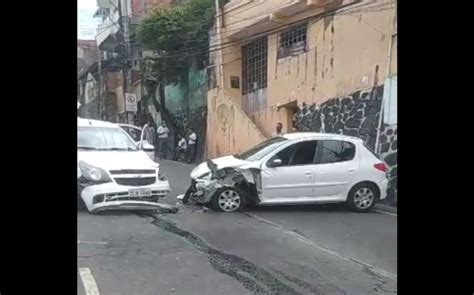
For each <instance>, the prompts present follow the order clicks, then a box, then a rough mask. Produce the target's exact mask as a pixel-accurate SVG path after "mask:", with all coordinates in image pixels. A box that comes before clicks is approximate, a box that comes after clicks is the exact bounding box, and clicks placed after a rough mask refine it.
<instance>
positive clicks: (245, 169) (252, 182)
mask: <svg viewBox="0 0 474 295" xmlns="http://www.w3.org/2000/svg"><path fill="white" fill-rule="evenodd" d="M386 173H387V167H386V165H385V163H383V162H382V161H381V160H379V159H378V157H377V156H376V155H375V154H374V153H373V152H371V151H370V150H369V149H368V148H367V147H366V146H365V145H364V143H363V141H362V140H361V139H359V138H355V137H349V136H343V135H337V134H322V133H309V132H304V133H291V134H286V135H283V136H279V137H274V138H271V139H268V140H266V141H264V142H262V143H261V144H259V145H257V146H256V147H254V148H252V149H250V150H248V151H246V152H243V153H240V154H236V155H233V156H226V157H221V158H217V159H212V160H208V161H207V162H205V163H201V164H200V165H198V166H197V167H196V168H195V169H194V170H193V171H192V172H191V179H192V181H191V186H190V187H189V189H188V190H187V192H186V194H185V195H184V197H182V198H183V202H188V201H189V200H190V199H192V200H195V201H197V202H198V203H201V204H209V205H210V206H211V207H212V208H213V209H214V210H218V211H225V212H234V211H237V210H240V209H242V208H243V206H244V205H245V204H247V203H254V204H257V205H280V204H319V203H346V204H347V205H348V207H349V208H351V209H352V210H354V211H357V212H366V211H369V210H370V209H372V208H373V206H374V205H375V203H376V202H377V201H378V200H381V199H384V198H386V190H387V184H388V179H387V175H386Z"/></svg>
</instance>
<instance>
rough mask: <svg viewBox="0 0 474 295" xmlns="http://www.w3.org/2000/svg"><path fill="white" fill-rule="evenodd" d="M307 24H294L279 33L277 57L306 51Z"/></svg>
mask: <svg viewBox="0 0 474 295" xmlns="http://www.w3.org/2000/svg"><path fill="white" fill-rule="evenodd" d="M307 28H308V24H307V23H305V24H302V25H298V26H294V27H292V28H290V29H288V30H286V31H284V32H282V33H280V36H279V39H280V46H279V48H278V58H284V57H288V56H293V55H298V54H300V53H302V52H305V51H306V32H307Z"/></svg>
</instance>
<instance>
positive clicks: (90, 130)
mask: <svg viewBox="0 0 474 295" xmlns="http://www.w3.org/2000/svg"><path fill="white" fill-rule="evenodd" d="M77 148H78V149H86V150H124V151H136V150H138V148H137V146H136V145H135V143H133V141H132V140H131V139H130V138H129V137H128V136H127V134H126V133H125V131H123V130H122V129H120V128H105V127H78V128H77Z"/></svg>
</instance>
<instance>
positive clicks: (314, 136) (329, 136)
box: [282, 132, 362, 142]
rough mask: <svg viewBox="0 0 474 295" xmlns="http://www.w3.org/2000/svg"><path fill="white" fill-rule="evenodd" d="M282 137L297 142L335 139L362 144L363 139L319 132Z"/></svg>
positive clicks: (297, 133) (295, 133)
mask: <svg viewBox="0 0 474 295" xmlns="http://www.w3.org/2000/svg"><path fill="white" fill-rule="evenodd" d="M282 137H284V138H286V139H289V140H297V139H302V138H309V139H326V140H327V139H333V140H347V141H358V142H362V139H360V138H358V137H354V136H347V135H342V134H334V133H318V132H294V133H287V134H284V135H282Z"/></svg>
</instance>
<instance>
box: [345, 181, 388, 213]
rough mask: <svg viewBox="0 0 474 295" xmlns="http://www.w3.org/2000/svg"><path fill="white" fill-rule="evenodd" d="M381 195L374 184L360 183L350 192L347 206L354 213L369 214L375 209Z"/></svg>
mask: <svg viewBox="0 0 474 295" xmlns="http://www.w3.org/2000/svg"><path fill="white" fill-rule="evenodd" d="M379 195H380V193H379V190H378V188H377V186H375V185H374V184H372V183H368V182H363V183H359V184H356V185H355V186H354V187H352V189H351V190H350V191H349V195H348V196H347V201H346V204H347V206H348V207H349V209H351V210H352V211H355V212H368V211H370V210H372V208H374V206H375V203H376V202H377V200H378V199H379Z"/></svg>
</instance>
